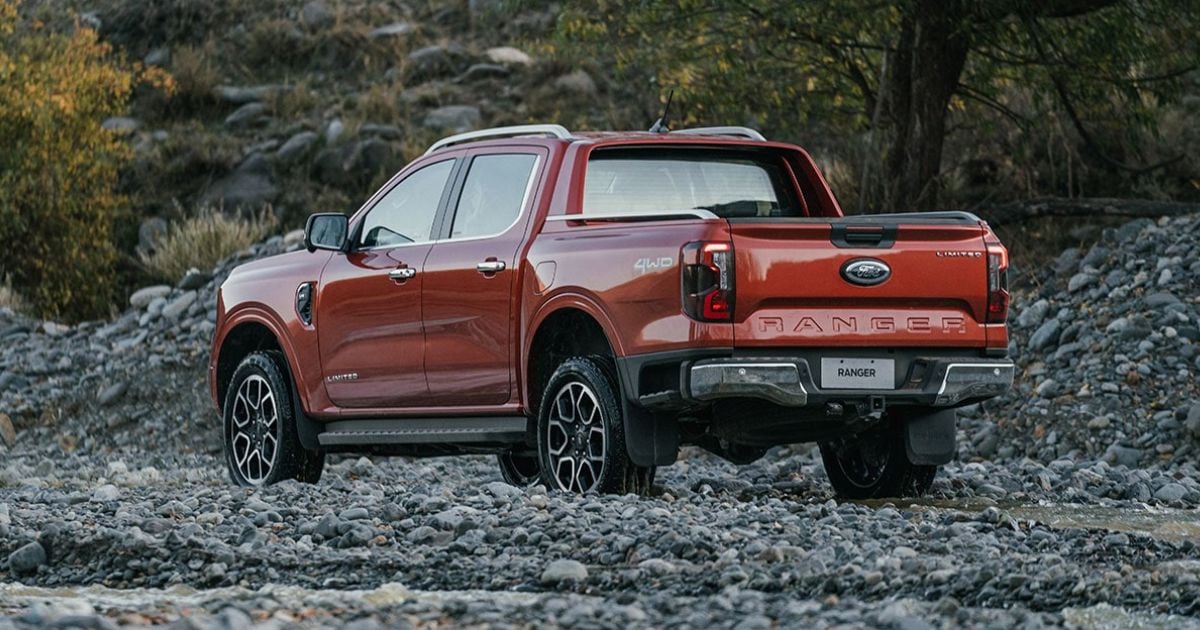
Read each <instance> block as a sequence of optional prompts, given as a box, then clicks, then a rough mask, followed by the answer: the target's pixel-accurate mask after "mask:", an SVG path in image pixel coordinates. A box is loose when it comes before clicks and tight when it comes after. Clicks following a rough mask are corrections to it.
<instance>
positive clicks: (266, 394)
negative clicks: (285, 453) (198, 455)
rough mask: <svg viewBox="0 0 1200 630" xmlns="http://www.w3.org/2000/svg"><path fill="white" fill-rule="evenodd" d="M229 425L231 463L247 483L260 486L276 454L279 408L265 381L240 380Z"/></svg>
mask: <svg viewBox="0 0 1200 630" xmlns="http://www.w3.org/2000/svg"><path fill="white" fill-rule="evenodd" d="M232 422H233V431H232V436H233V438H232V440H231V443H230V447H231V451H232V454H233V464H234V466H235V467H236V469H237V472H238V474H239V475H241V477H242V479H245V480H246V482H247V483H250V484H254V485H259V484H262V483H263V482H264V481H265V480H266V479H267V477H269V476H270V475H271V469H272V468H274V466H275V456H276V454H277V453H278V452H279V438H277V437H276V430H277V429H278V427H279V408H278V406H277V405H276V404H275V392H274V391H272V390H271V384H270V383H269V382H267V379H265V378H263V377H261V376H259V375H257V374H252V375H250V376H249V377H247V378H246V380H244V381H242V384H241V385H239V386H238V390H237V394H236V397H235V398H234V401H233V418H232Z"/></svg>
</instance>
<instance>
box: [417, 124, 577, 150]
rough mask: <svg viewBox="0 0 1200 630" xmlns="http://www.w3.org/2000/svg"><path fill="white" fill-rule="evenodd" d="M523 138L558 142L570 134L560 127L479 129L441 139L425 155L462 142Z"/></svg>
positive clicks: (528, 126) (519, 126) (533, 126)
mask: <svg viewBox="0 0 1200 630" xmlns="http://www.w3.org/2000/svg"><path fill="white" fill-rule="evenodd" d="M523 136H547V137H551V138H558V139H559V140H569V139H570V138H571V132H570V131H567V128H566V127H563V126H562V125H515V126H512V127H494V128H492V129H480V130H478V131H468V132H467V133H460V134H456V135H453V136H449V137H446V138H442V139H441V140H438V141H437V142H434V143H433V146H431V147H429V150H428V151H426V152H425V155H429V154H430V153H433V152H434V151H437V150H439V149H444V148H446V147H448V146H451V145H455V144H463V143H464V142H475V141H476V140H488V139H491V138H519V137H523Z"/></svg>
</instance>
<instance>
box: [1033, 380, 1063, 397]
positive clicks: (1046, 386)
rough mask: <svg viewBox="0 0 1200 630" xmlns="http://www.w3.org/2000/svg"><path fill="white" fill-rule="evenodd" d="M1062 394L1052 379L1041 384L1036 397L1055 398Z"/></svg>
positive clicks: (1060, 388)
mask: <svg viewBox="0 0 1200 630" xmlns="http://www.w3.org/2000/svg"><path fill="white" fill-rule="evenodd" d="M1061 393H1062V387H1061V386H1060V385H1059V384H1058V382H1057V381H1055V380H1054V379H1052V378H1048V379H1046V380H1044V381H1042V382H1041V384H1040V385H1038V387H1037V395H1038V396H1041V397H1042V398H1056V397H1057V396H1058V395H1059V394H1061Z"/></svg>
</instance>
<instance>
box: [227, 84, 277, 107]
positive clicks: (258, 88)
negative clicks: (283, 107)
mask: <svg viewBox="0 0 1200 630" xmlns="http://www.w3.org/2000/svg"><path fill="white" fill-rule="evenodd" d="M281 90H283V88H282V87H281V86H278V85H252V86H235V85H221V86H217V87H216V88H215V89H214V90H213V93H214V95H215V96H216V97H217V99H219V100H222V101H224V102H226V103H230V104H232V105H247V104H250V103H254V102H257V101H264V100H266V99H268V98H271V97H273V96H275V94H276V93H278V92H280V91H281Z"/></svg>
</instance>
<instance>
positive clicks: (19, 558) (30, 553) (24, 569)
mask: <svg viewBox="0 0 1200 630" xmlns="http://www.w3.org/2000/svg"><path fill="white" fill-rule="evenodd" d="M44 564H46V549H45V548H43V547H42V544H41V543H39V542H36V541H35V542H31V543H29V544H27V545H25V546H23V547H20V548H19V549H17V550H16V551H14V552H12V553H11V554H9V556H8V570H9V571H12V572H13V573H15V574H17V575H23V574H27V573H33V572H34V571H37V568H38V567H40V566H42V565H44Z"/></svg>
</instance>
